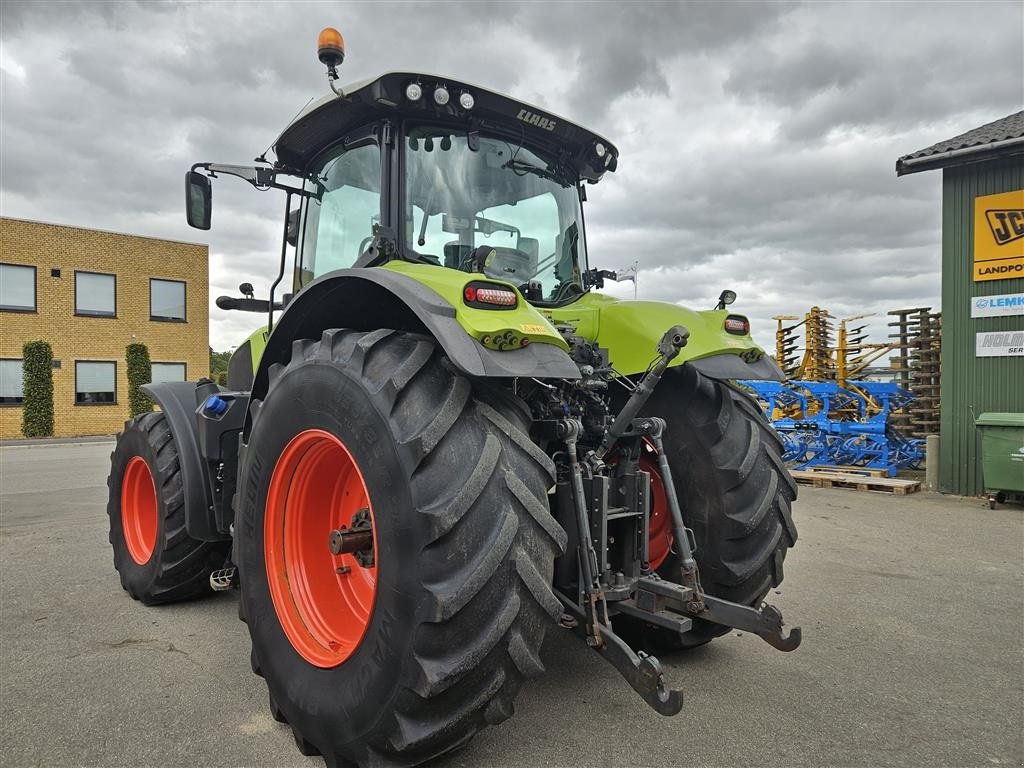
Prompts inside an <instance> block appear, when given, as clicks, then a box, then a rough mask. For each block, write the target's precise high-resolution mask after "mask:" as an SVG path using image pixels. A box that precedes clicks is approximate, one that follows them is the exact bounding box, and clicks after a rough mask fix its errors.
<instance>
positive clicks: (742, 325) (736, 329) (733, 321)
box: [725, 315, 750, 336]
mask: <svg viewBox="0 0 1024 768" xmlns="http://www.w3.org/2000/svg"><path fill="white" fill-rule="evenodd" d="M725 332H726V333H735V334H736V335H737V336H746V335H747V334H748V333H750V321H749V320H747V318H745V317H743V315H728V316H727V317H726V318H725Z"/></svg>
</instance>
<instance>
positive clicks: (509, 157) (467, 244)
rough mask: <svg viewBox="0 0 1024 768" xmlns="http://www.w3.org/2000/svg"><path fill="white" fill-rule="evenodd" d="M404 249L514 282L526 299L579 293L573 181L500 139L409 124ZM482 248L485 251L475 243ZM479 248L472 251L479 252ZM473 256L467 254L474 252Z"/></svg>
mask: <svg viewBox="0 0 1024 768" xmlns="http://www.w3.org/2000/svg"><path fill="white" fill-rule="evenodd" d="M405 152H406V163H405V169H406V178H405V183H406V187H405V243H404V249H405V251H406V252H407V253H408V254H409V255H412V254H418V255H419V256H420V257H421V258H423V259H425V260H427V261H430V262H434V263H437V264H439V265H442V266H445V267H450V268H452V269H461V270H464V271H468V272H483V273H485V274H486V275H488V276H489V277H493V278H496V279H499V280H504V281H507V282H510V283H512V284H513V285H515V286H517V287H522V289H523V292H524V294H527V291H526V286H527V285H528V284H529V283H530V282H531V281H536V283H538V284H539V285H538V286H537V287H535V289H534V290H533V291H530V292H529V293H528V294H527V295H528V298H530V299H531V300H533V301H542V302H558V301H562V300H564V299H567V298H569V297H571V296H574V295H576V294H578V293H579V292H580V291H581V290H582V287H581V285H582V280H581V276H580V271H581V270H582V269H585V266H583V265H585V264H586V249H585V243H584V239H583V237H584V235H583V221H582V217H581V214H580V201H579V195H578V193H577V191H576V187H575V179H568V178H562V177H561V176H560V175H559V174H557V173H556V172H555V171H554V170H553V168H552V167H551V164H549V163H548V162H546V161H545V160H543V159H541V158H540V157H539V156H538V155H536V154H534V153H533V152H531V151H530V150H529V149H526V148H525V147H521V146H517V144H516V143H515V142H509V141H505V140H504V139H499V138H491V137H487V136H480V137H479V146H478V148H476V149H470V147H469V141H468V138H467V136H466V134H465V133H461V134H459V133H450V132H446V131H445V130H444V129H438V128H414V129H412V130H410V131H409V134H408V140H407V142H406V147H405ZM481 246H487V248H481ZM477 249H480V250H477ZM474 252H475V255H474Z"/></svg>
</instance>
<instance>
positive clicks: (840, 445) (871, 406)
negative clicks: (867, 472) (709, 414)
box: [741, 381, 924, 477]
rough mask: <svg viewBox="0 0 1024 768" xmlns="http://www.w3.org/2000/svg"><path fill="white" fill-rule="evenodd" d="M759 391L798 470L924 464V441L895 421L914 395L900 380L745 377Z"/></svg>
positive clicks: (890, 471)
mask: <svg viewBox="0 0 1024 768" xmlns="http://www.w3.org/2000/svg"><path fill="white" fill-rule="evenodd" d="M741 383H742V384H743V385H744V386H746V387H748V388H749V389H751V390H753V392H754V393H755V395H756V396H757V398H758V400H759V401H760V402H761V405H762V407H763V408H764V411H765V414H766V415H767V416H768V418H769V420H770V421H771V422H772V425H773V426H774V427H775V429H776V431H777V432H778V433H779V435H781V437H782V440H783V444H784V454H783V459H784V460H785V461H786V462H787V463H788V464H789V465H791V466H792V467H794V468H796V469H803V468H805V467H813V466H822V465H830V466H831V465H840V466H854V467H864V468H867V469H883V470H885V471H886V473H887V474H888V475H889V476H890V477H892V476H895V475H896V473H897V471H898V470H900V469H904V468H906V469H919V468H920V466H921V463H922V461H923V460H924V440H911V439H907V438H905V437H904V436H903V435H901V434H900V433H899V432H898V431H896V430H895V429H893V427H892V426H891V425H890V424H889V417H890V415H891V414H893V413H894V412H898V411H900V410H902V409H903V408H905V407H906V406H907V405H908V404H909V403H910V402H911V401H912V400H913V399H914V398H913V395H911V394H910V393H909V392H908V391H907V390H905V389H903V388H902V387H900V386H899V385H897V384H894V383H883V382H874V381H858V382H856V383H855V384H854V383H851V384H850V385H849V386H847V387H840V386H839V385H838V384H837V383H835V382H830V381H789V382H786V383H781V382H777V381H743V382H741Z"/></svg>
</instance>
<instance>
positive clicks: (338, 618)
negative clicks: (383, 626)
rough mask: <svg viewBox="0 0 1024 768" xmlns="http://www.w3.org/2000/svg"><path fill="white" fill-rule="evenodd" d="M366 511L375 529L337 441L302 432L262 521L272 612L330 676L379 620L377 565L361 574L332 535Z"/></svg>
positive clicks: (358, 477)
mask: <svg viewBox="0 0 1024 768" xmlns="http://www.w3.org/2000/svg"><path fill="white" fill-rule="evenodd" d="M360 510H367V511H368V512H369V516H370V526H371V529H372V531H373V543H374V547H373V551H374V555H375V557H376V556H377V555H378V554H379V550H378V549H377V530H376V526H375V523H374V520H373V510H372V507H371V506H370V496H369V492H368V491H367V488H366V482H365V481H364V479H363V475H362V473H361V472H360V470H359V466H358V465H357V464H356V461H355V459H354V458H353V457H352V454H351V453H350V452H349V450H348V448H346V447H345V444H344V443H342V441H341V440H339V439H338V438H337V437H336V436H334V435H332V434H330V433H329V432H325V431H324V430H321V429H309V430H305V431H303V432H300V433H299V434H298V435H296V436H295V437H294V438H292V440H291V441H290V442H289V443H288V445H286V446H285V448H284V450H283V451H282V452H281V456H280V457H279V458H278V460H277V463H276V464H275V466H274V471H273V473H272V474H271V478H270V489H269V491H268V494H267V507H266V514H265V518H264V557H265V562H266V566H267V581H268V583H269V586H270V595H271V599H272V601H273V603H274V610H275V611H276V612H277V618H278V620H279V622H280V624H281V628H282V629H283V630H284V633H285V636H286V637H287V638H288V641H289V642H290V643H291V645H292V647H293V648H294V649H295V651H296V652H297V653H298V654H299V655H300V656H302V658H303V659H305V660H306V661H308V662H309V663H310V664H313V665H314V666H317V667H321V668H325V669H329V668H332V667H336V666H338V665H339V664H342V663H343V662H345V661H346V660H347V659H348V658H349V657H350V656H351V655H352V654H353V653H354V652H355V650H356V649H357V648H358V647H359V644H360V642H361V641H362V639H363V636H364V635H365V633H366V629H367V627H368V626H369V623H370V618H371V616H372V614H373V606H374V602H375V598H376V594H377V564H376V559H375V560H374V563H373V565H370V566H369V567H363V565H362V564H360V562H359V561H358V560H357V558H356V555H354V554H341V555H333V554H331V552H330V549H329V547H328V542H329V538H330V533H331V531H332V530H337V529H342V528H345V527H348V526H350V525H351V522H352V519H353V517H354V516H355V515H356V513H357V512H359V511H360Z"/></svg>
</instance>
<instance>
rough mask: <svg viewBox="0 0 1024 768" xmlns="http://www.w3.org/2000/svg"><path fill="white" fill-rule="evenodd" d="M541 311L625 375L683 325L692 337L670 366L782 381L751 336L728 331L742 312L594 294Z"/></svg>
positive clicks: (641, 368)
mask: <svg viewBox="0 0 1024 768" xmlns="http://www.w3.org/2000/svg"><path fill="white" fill-rule="evenodd" d="M542 311H543V312H544V314H545V315H547V316H548V317H549V318H550V319H551V320H552V321H553V322H564V323H568V324H570V325H572V326H574V327H575V328H576V333H577V334H579V335H580V336H582V337H583V338H585V339H587V340H588V341H592V342H596V343H597V345H598V346H599V347H601V348H602V349H605V350H607V351H608V357H609V360H610V362H611V364H612V366H613V367H614V368H615V370H616V371H618V372H619V373H622V374H625V375H635V374H642V373H643V372H644V371H646V370H647V368H648V366H649V365H650V363H651V362H652V361H653V360H654V358H655V356H656V355H657V346H658V342H659V341H660V339H661V337H662V336H663V335H664V333H665V331H667V330H668V329H669V328H671V327H672V326H674V325H683V326H686V328H687V329H689V331H690V338H689V341H688V343H687V345H686V346H685V347H684V348H683V349H682V351H681V352H680V354H679V356H678V357H676V359H675V360H673V361H672V363H671V365H672V366H680V365H685V364H690V365H693V367H694V368H696V369H697V370H699V371H700V372H701V373H703V374H704V375H705V376H709V377H711V378H715V379H734V378H746V379H774V380H779V381H782V380H783V379H784V377H783V375H782V371H781V370H779V368H778V366H777V365H776V364H775V361H774V360H772V359H771V358H770V357H767V356H766V355H765V352H764V350H763V349H762V348H761V347H759V346H758V345H757V344H755V343H754V340H753V339H752V338H751V337H750V335H749V334H733V333H728V332H727V331H726V330H725V319H726V317H728V316H729V315H731V314H738V313H735V312H731V311H729V310H703V311H695V310H692V309H687V308H686V307H682V306H680V305H678V304H671V303H669V302H664V301H623V300H620V299H617V298H615V297H613V296H608V295H607V294H601V293H593V292H591V293H588V294H586V295H585V296H582V297H581V298H580V299H579V300H578V301H575V302H573V303H572V304H569V305H567V306H565V307H558V308H556V309H550V310H542Z"/></svg>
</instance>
